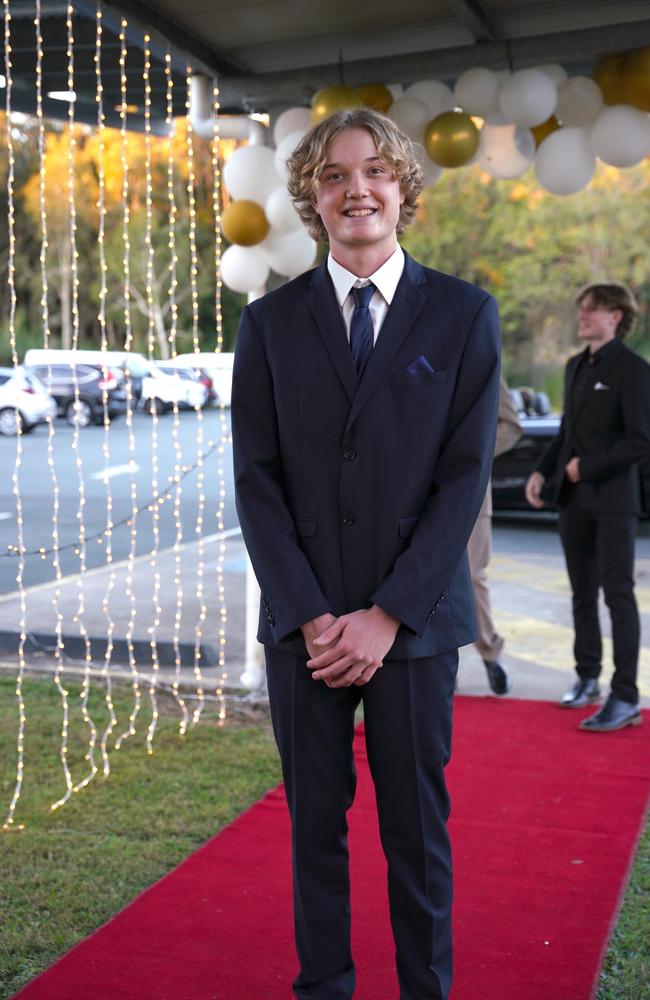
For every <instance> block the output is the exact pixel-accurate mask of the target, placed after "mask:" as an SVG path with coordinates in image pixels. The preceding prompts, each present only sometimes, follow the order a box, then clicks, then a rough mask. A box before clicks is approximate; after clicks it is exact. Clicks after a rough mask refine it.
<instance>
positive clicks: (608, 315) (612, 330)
mask: <svg viewBox="0 0 650 1000" xmlns="http://www.w3.org/2000/svg"><path fill="white" fill-rule="evenodd" d="M622 317H623V313H622V311H621V310H620V309H607V308H606V307H605V306H602V305H598V304H597V303H596V302H594V300H593V298H592V297H591V296H590V295H585V297H584V298H583V299H582V301H581V302H580V303H579V304H578V336H579V338H580V340H585V341H586V342H587V343H588V345H589V349H590V351H591V352H592V353H593V352H594V351H597V350H598V348H599V347H602V346H603V345H604V344H606V343H608V341H610V340H613V339H614V337H615V336H616V329H617V327H618V324H619V323H620V321H621V319H622Z"/></svg>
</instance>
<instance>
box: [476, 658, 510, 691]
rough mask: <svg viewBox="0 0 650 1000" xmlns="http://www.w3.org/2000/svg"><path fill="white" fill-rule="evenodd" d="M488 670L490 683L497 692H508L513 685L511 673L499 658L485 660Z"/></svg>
mask: <svg viewBox="0 0 650 1000" xmlns="http://www.w3.org/2000/svg"><path fill="white" fill-rule="evenodd" d="M483 663H484V664H485V669H486V671H487V678H488V684H489V685H490V687H491V688H492V690H493V691H494V693H495V694H498V695H502V694H507V693H508V691H509V690H510V688H511V687H512V681H511V680H510V674H509V673H508V671H507V670H506V668H505V667H504V666H502V665H501V664H500V663H499V661H498V660H483Z"/></svg>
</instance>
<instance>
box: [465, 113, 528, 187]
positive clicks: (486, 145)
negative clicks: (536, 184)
mask: <svg viewBox="0 0 650 1000" xmlns="http://www.w3.org/2000/svg"><path fill="white" fill-rule="evenodd" d="M534 159H535V139H534V137H533V133H532V132H531V131H530V129H527V128H523V127H522V126H521V125H484V126H483V128H482V129H481V147H480V156H479V160H478V163H479V166H480V167H481V168H482V169H483V170H485V172H486V173H488V174H490V176H491V177H497V178H499V179H500V180H511V179H512V178H513V177H519V176H520V174H523V173H524V171H525V170H526V169H527V168H528V167H529V166H530V164H531V163H532V162H533V160H534Z"/></svg>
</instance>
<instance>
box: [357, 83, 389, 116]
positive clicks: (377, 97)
mask: <svg viewBox="0 0 650 1000" xmlns="http://www.w3.org/2000/svg"><path fill="white" fill-rule="evenodd" d="M357 94H358V95H359V97H360V98H361V100H362V101H363V103H364V104H365V105H366V107H367V108H372V109H373V110H374V111H381V112H382V114H384V115H385V114H386V112H387V111H388V109H389V107H390V106H391V104H392V103H393V101H394V97H393V95H392V94H391V92H390V90H389V89H388V87H386V86H385V85H384V84H383V83H364V85H363V86H362V87H357Z"/></svg>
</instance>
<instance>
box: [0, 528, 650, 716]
mask: <svg viewBox="0 0 650 1000" xmlns="http://www.w3.org/2000/svg"><path fill="white" fill-rule="evenodd" d="M551 537H552V536H551ZM527 538H528V535H527V534H526V533H522V536H521V542H520V543H519V541H518V542H517V546H518V548H517V551H516V552H513V551H508V550H507V547H506V550H505V551H499V550H498V546H497V551H496V552H495V554H494V556H493V559H492V563H491V567H490V578H491V588H492V601H493V609H494V617H495V621H496V623H497V627H498V628H499V630H500V631H501V632H502V633H503V635H504V636H505V638H506V651H505V655H504V658H503V659H504V663H505V664H506V665H507V667H508V669H509V670H510V672H511V674H512V678H513V688H512V692H511V694H510V695H509V697H513V698H537V699H543V700H550V701H555V700H557V699H559V698H560V696H561V695H562V694H563V692H564V691H565V690H567V688H568V687H570V686H571V684H572V683H573V680H574V674H573V670H572V663H573V657H572V641H573V631H572V625H571V610H570V595H569V590H568V584H567V580H566V574H565V570H564V563H563V559H562V556H561V553H560V551H559V547H558V546H557V544H555V542H554V539H553V544H550V543H549V544H548V545H547V546H545V550H544V551H540V544H539V539H537V540H531V541H530V544H528V543H527ZM219 544H220V543H219V540H218V539H217V538H214V537H212V538H210V539H206V540H205V541H204V566H203V575H202V581H203V592H202V593H201V588H200V587H199V584H200V582H201V575H200V574H199V571H198V567H199V561H198V555H199V546H198V543H196V542H192V543H189V544H186V545H184V546H182V547H181V550H180V551H179V553H178V559H177V557H176V555H175V553H174V551H173V549H167V550H165V551H164V552H161V553H160V554H159V556H158V560H157V565H156V566H153V565H152V561H151V558H150V557H149V556H145V557H141V558H139V559H137V560H136V561H135V563H134V565H133V568H132V572H131V573H130V572H129V566H128V564H127V563H120V564H115V565H114V566H113V567H112V569H110V568H108V567H106V568H99V569H95V570H92V571H90V572H89V573H88V574H87V575H86V577H85V579H84V580H83V582H81V581H80V579H79V578H78V577H66V578H64V579H63V580H62V581H61V583H60V586H59V594H58V597H57V595H56V586H55V584H43V585H40V586H36V587H32V588H31V589H29V590H28V591H26V594H25V599H26V623H27V629H28V632H29V633H30V634H31V635H34V636H36V639H37V641H36V643H35V644H34V645H33V646H32V647H31V651H30V652H29V654H28V663H29V665H30V666H31V667H34V668H35V669H39V670H51V669H52V668H53V664H54V660H53V656H52V651H53V636H54V633H55V629H56V623H57V608H55V605H54V601H55V598H56V600H57V605H58V614H59V615H60V620H61V630H62V633H63V635H64V637H66V638H65V642H64V655H65V658H66V664H67V667H66V669H68V670H70V671H71V672H72V671H73V670H74V669H75V666H74V661H77V664H78V661H80V660H83V652H84V643H83V639H82V638H81V628H80V624H79V623H80V621H81V623H82V625H83V628H84V629H85V630H86V632H87V634H88V635H89V636H91V637H93V639H94V640H97V642H96V643H94V645H93V656H94V659H95V663H96V669H97V671H99V670H101V667H102V661H103V660H104V655H105V642H104V643H103V645H102V639H103V638H104V637H105V636H106V632H107V628H108V624H109V621H113V622H114V623H115V628H114V652H113V656H112V658H111V670H112V671H114V672H115V674H116V675H118V674H122V673H128V669H129V668H128V656H127V655H126V654H127V643H126V641H125V640H126V635H127V626H128V622H129V618H130V615H131V613H132V608H133V607H135V612H136V613H135V619H134V626H133V629H132V638H133V640H134V643H135V644H136V653H137V658H138V666H139V669H140V671H141V673H142V674H143V676H148V675H149V674H150V671H151V668H150V662H151V657H150V648H151V641H152V639H154V638H155V639H156V642H157V648H158V653H159V662H160V664H161V679H169V678H171V677H172V676H173V674H174V661H175V655H176V652H177V650H178V651H179V653H180V658H181V660H182V663H183V665H182V667H181V677H182V679H183V681H184V682H187V683H189V684H192V683H194V676H195V675H194V646H195V629H196V626H197V623H199V622H200V616H201V605H202V604H204V605H205V608H206V615H205V621H204V622H203V623H202V633H203V635H202V645H201V652H202V655H201V659H200V660H199V661H198V665H199V667H200V669H201V671H202V673H203V675H204V678H205V681H206V687H209V686H210V684H212V683H213V682H214V684H215V685H216V684H217V683H218V679H219V677H220V675H221V671H220V670H219V668H218V665H217V661H218V655H217V654H218V646H219V637H218V630H219V611H218V607H219V605H218V589H217V588H218V580H217V562H218V557H219ZM645 548H647V547H644V553H645ZM546 549H548V551H547V550H546ZM245 567H246V560H245V551H244V546H243V542H242V540H241V536H240V535H239V534H237V533H231V535H230V537H229V538H228V539H227V540H226V549H225V558H224V563H223V570H224V586H225V597H226V605H227V618H228V620H227V625H226V647H225V650H226V668H227V671H228V678H229V680H228V686H229V687H230V688H232V689H237V688H239V687H240V686H241V685H240V681H239V678H240V676H241V674H242V672H243V669H244V658H245V646H244V607H245ZM156 572H157V573H158V574H159V578H160V593H159V600H158V602H157V605H158V608H159V609H160V610H159V611H158V619H159V625H158V626H157V627H155V631H154V632H153V633H152V632H151V631H150V630H151V629H152V628H154V623H155V620H156V602H155V601H154V586H155V574H156ZM130 578H131V581H130ZM176 579H177V580H178V582H179V584H180V588H181V590H182V604H181V605H180V614H179V616H178V617H176V615H177V611H179V605H178V604H177V584H176V582H175V581H176ZM637 580H638V585H637V595H638V598H639V604H640V608H641V612H642V631H643V636H644V643H645V644H644V646H643V649H642V654H641V663H640V690H641V695H642V704H643V705H645V706H650V559H649V558H640V559H639V560H638V562H637ZM80 594H81V597H82V608H83V610H82V614H81V615H79V607H80ZM131 595H133V596H131ZM602 611H603V613H602V616H601V619H602V622H603V626H604V634H605V636H606V639H605V664H606V666H605V671H604V676H603V680H604V681H607V680H608V679H609V677H610V675H611V642H610V640H609V638H608V636H609V628H608V618H609V616H608V614H607V612H606V609H605V608H604V607H603V609H602ZM20 620H21V607H20V599H19V595H18V594H8V595H4V596H2V597H0V669H2V670H3V672H4V671H7V672H15V670H16V665H17V656H16V654H15V644H16V633H17V632H18V631H19V623H20ZM458 691H459V693H461V694H474V695H489V694H490V692H489V688H488V686H487V682H486V678H485V671H484V667H483V663H482V661H481V659H480V658H479V656H478V654H477V653H476V651H475V650H474V648H473V647H468V648H466V649H464V650H462V651H461V667H460V674H459V681H458Z"/></svg>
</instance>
